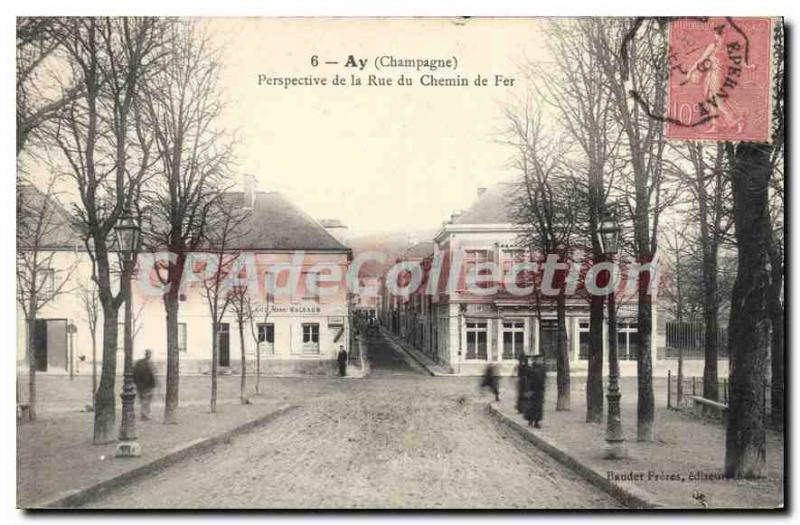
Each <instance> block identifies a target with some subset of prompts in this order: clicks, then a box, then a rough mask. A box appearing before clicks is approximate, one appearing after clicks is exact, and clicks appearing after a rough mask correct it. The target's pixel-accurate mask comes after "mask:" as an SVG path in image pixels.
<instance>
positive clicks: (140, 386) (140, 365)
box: [133, 350, 156, 421]
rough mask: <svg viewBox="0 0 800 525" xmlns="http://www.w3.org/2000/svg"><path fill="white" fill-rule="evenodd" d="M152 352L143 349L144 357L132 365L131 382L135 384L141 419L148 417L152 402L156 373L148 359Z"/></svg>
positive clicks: (144, 419) (146, 419)
mask: <svg viewBox="0 0 800 525" xmlns="http://www.w3.org/2000/svg"><path fill="white" fill-rule="evenodd" d="M152 355H153V352H151V351H150V350H145V351H144V359H139V360H138V361H136V363H135V364H134V365H133V382H134V384H135V385H136V395H137V396H138V397H139V405H140V407H141V418H142V421H148V420H149V419H150V404H151V403H152V402H153V391H154V390H155V388H156V374H155V370H154V368H153V362H152V361H151V360H150V358H151V357H152Z"/></svg>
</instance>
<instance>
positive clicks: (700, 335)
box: [666, 322, 728, 359]
mask: <svg viewBox="0 0 800 525" xmlns="http://www.w3.org/2000/svg"><path fill="white" fill-rule="evenodd" d="M666 336H667V345H666V346H667V348H666V357H667V359H677V358H678V357H679V356H680V355H681V354H683V358H684V359H703V357H704V356H705V345H706V327H705V325H704V324H702V323H685V322H681V323H679V322H668V323H667V329H666ZM716 338H717V352H718V355H719V357H728V329H727V328H719V329H717V331H716Z"/></svg>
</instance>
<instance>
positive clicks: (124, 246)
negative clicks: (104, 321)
mask: <svg viewBox="0 0 800 525" xmlns="http://www.w3.org/2000/svg"><path fill="white" fill-rule="evenodd" d="M114 233H116V236H117V248H118V249H119V253H120V260H121V261H122V265H121V266H122V278H121V281H120V286H121V291H122V294H123V297H124V299H125V328H124V331H125V342H124V350H125V365H124V369H123V381H122V393H121V394H120V397H121V398H122V422H121V423H120V427H119V438H118V440H117V452H116V455H117V457H137V456H141V455H142V449H141V446H140V445H139V442H138V441H137V440H136V413H135V402H136V385H135V384H134V382H133V308H132V304H131V303H132V301H133V297H132V293H131V278H132V274H133V267H134V264H135V257H136V251H137V248H138V246H139V233H140V229H139V224H138V223H137V222H136V219H135V218H134V217H133V216H132V215H131V213H130V211H129V210H127V209H126V210H125V211H123V212H122V216H121V217H120V218H119V220H118V221H117V224H116V225H115V226H114Z"/></svg>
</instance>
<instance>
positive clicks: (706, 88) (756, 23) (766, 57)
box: [665, 17, 772, 142]
mask: <svg viewBox="0 0 800 525" xmlns="http://www.w3.org/2000/svg"><path fill="white" fill-rule="evenodd" d="M771 43H772V21H771V20H770V19H769V18H731V17H724V18H723V17H716V18H707V19H689V18H687V19H678V20H674V21H673V22H672V23H671V24H670V32H669V44H670V54H669V63H670V71H669V93H668V103H667V117H668V118H667V119H666V130H665V135H666V138H667V139H672V140H711V141H719V140H735V141H752V142H768V141H769V140H770V115H771V97H772V92H771V85H772V83H771V79H772V55H771V47H772V46H771Z"/></svg>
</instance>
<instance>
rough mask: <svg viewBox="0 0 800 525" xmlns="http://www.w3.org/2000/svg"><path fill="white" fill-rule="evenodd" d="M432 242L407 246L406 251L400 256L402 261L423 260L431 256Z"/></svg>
mask: <svg viewBox="0 0 800 525" xmlns="http://www.w3.org/2000/svg"><path fill="white" fill-rule="evenodd" d="M433 247H434V243H433V241H422V242H418V243H416V244H414V245H412V246H409V247H408V249H407V250H406V251H404V252H403V254H402V255H401V256H400V259H403V260H413V259H424V258H425V257H428V256H429V255H433Z"/></svg>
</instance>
